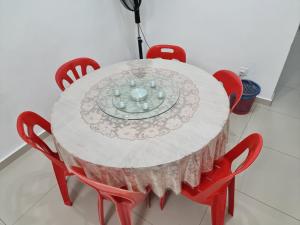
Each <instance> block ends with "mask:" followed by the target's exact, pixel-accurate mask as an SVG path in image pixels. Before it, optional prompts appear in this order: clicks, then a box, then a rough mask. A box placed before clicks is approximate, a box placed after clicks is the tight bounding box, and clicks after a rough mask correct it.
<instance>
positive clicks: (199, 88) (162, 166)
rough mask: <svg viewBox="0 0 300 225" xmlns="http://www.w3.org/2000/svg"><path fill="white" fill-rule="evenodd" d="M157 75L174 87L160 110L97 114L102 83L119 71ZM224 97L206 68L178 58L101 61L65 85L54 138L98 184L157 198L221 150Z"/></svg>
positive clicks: (191, 177) (68, 159)
mask: <svg viewBox="0 0 300 225" xmlns="http://www.w3.org/2000/svg"><path fill="white" fill-rule="evenodd" d="M151 74H157V75H159V76H163V77H166V79H170V80H172V81H174V82H176V84H178V87H179V89H180V96H179V99H178V102H177V103H176V104H175V105H174V106H173V107H172V108H171V109H170V110H168V111H167V112H165V113H163V114H160V115H158V116H155V117H151V118H147V119H142V120H125V119H120V118H116V117H112V116H109V115H107V114H106V113H104V112H103V111H102V110H101V109H100V108H99V104H97V99H99V97H100V96H99V93H100V91H99V90H101V88H103V87H107V85H111V84H114V83H116V82H117V81H118V80H120V79H124V77H125V78H126V77H128V76H129V77H135V78H139V77H143V76H150V75H151ZM228 116H229V101H228V97H227V95H226V92H225V90H224V88H223V86H222V84H221V83H219V82H218V81H217V80H215V79H214V78H213V77H212V76H211V75H210V74H208V73H207V72H205V71H203V70H201V69H199V68H197V67H194V66H192V65H188V64H185V63H180V62H177V61H167V60H136V61H128V62H122V63H119V64H115V65H111V66H108V67H103V68H101V69H100V70H97V71H94V72H92V73H91V74H88V75H87V76H85V77H83V78H81V79H80V80H78V81H76V82H75V83H73V84H72V85H71V86H70V87H69V88H67V89H66V90H65V91H64V92H63V93H62V94H61V96H60V98H59V99H58V101H57V102H56V103H55V105H54V107H53V110H52V114H51V123H52V133H53V138H54V142H55V144H56V147H57V151H58V152H59V154H60V156H61V157H62V159H63V160H64V161H65V163H66V164H67V166H68V167H70V166H73V165H76V166H81V167H82V168H84V170H85V172H86V173H87V175H88V176H89V177H91V178H93V179H96V180H98V181H100V182H103V183H106V184H109V185H112V186H116V187H121V186H124V185H126V186H127V187H128V188H129V189H130V190H135V191H141V192H144V191H145V188H146V187H147V186H151V188H152V190H153V192H154V193H155V194H156V195H158V196H160V197H161V196H162V195H163V194H164V192H165V191H166V190H172V191H173V192H175V193H176V194H178V193H180V191H181V182H183V181H184V182H186V183H189V184H190V185H191V186H196V185H197V184H199V182H200V179H201V173H202V172H207V171H210V170H211V169H212V167H213V161H214V160H215V159H217V158H219V157H220V156H222V155H223V154H224V152H225V145H226V143H227V134H228Z"/></svg>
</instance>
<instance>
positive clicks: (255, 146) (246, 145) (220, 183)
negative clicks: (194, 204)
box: [197, 133, 263, 200]
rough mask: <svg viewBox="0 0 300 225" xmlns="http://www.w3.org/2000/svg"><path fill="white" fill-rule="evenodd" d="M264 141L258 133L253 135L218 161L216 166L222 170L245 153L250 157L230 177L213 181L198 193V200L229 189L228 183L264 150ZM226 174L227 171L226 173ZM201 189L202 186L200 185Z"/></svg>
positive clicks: (222, 177) (221, 177)
mask: <svg viewBox="0 0 300 225" xmlns="http://www.w3.org/2000/svg"><path fill="white" fill-rule="evenodd" d="M262 144H263V139H262V136H261V135H260V134H258V133H253V134H251V135H249V136H248V137H246V138H245V139H244V140H242V141H241V142H240V143H239V144H237V145H236V146H235V147H234V148H233V149H232V150H230V151H229V152H228V153H226V154H225V155H224V156H223V157H222V158H220V159H219V160H217V161H216V164H217V165H218V164H219V165H218V166H219V167H218V168H217V169H222V163H225V162H229V163H230V166H231V165H232V162H233V161H234V160H235V159H236V158H238V157H239V156H240V155H241V154H242V153H243V152H245V151H246V150H248V155H247V157H246V159H245V160H244V161H243V162H242V163H241V164H240V165H239V166H238V167H237V169H236V170H235V171H233V172H232V171H231V173H230V174H229V175H226V176H220V178H218V179H217V180H213V181H211V182H212V184H211V183H210V184H209V186H208V188H205V189H204V190H201V191H199V192H197V194H199V195H198V196H197V198H198V199H202V200H205V199H207V198H209V197H210V196H212V195H214V194H215V193H216V192H218V191H219V190H221V189H222V188H225V187H227V185H228V182H230V180H231V179H233V178H234V177H235V176H236V175H238V174H239V173H241V172H243V171H244V170H246V169H247V168H248V167H249V166H250V165H251V164H252V163H253V162H254V161H255V160H256V158H257V157H258V155H259V153H260V151H261V149H262ZM224 172H226V171H224ZM200 187H201V184H200Z"/></svg>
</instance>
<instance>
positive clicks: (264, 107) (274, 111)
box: [259, 104, 300, 120]
mask: <svg viewBox="0 0 300 225" xmlns="http://www.w3.org/2000/svg"><path fill="white" fill-rule="evenodd" d="M259 107H262V108H263V109H265V110H268V111H271V112H273V113H276V114H280V115H282V116H286V117H289V118H292V119H297V120H300V116H293V115H291V114H289V113H284V112H280V111H278V110H276V109H273V108H272V106H265V105H262V104H260V105H259Z"/></svg>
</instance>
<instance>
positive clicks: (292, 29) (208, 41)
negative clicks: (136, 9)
mask: <svg viewBox="0 0 300 225" xmlns="http://www.w3.org/2000/svg"><path fill="white" fill-rule="evenodd" d="M143 12H144V17H143V20H144V29H145V32H146V33H147V37H148V41H149V42H150V43H151V44H156V43H174V44H179V45H181V46H183V47H184V48H185V49H186V51H187V60H188V62H189V63H191V64H195V65H197V66H200V67H202V68H204V69H206V70H207V71H209V72H214V71H216V70H218V69H221V68H228V69H231V70H233V71H236V72H239V69H240V67H241V66H246V67H248V68H249V75H248V77H247V78H249V79H252V80H254V81H256V82H258V83H259V84H260V85H261V86H262V92H261V94H260V97H262V98H265V99H272V95H273V92H274V89H275V86H276V83H277V81H278V78H279V76H280V73H281V70H282V68H283V65H284V63H285V60H286V58H287V54H288V52H289V48H290V46H291V44H292V41H293V38H294V36H295V33H296V30H297V28H298V25H299V22H300V1H299V0H226V1H224V0H185V1H183V0H144V4H143Z"/></svg>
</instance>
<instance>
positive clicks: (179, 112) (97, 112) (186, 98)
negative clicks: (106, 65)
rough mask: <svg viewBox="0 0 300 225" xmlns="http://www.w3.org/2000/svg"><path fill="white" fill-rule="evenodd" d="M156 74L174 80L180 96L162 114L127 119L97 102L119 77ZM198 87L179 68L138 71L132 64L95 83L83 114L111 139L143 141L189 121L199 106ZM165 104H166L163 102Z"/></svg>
mask: <svg viewBox="0 0 300 225" xmlns="http://www.w3.org/2000/svg"><path fill="white" fill-rule="evenodd" d="M153 74H157V75H158V76H161V77H164V78H165V79H166V80H172V81H173V82H175V83H176V84H177V85H178V88H179V90H180V96H179V98H178V100H177V102H176V104H175V105H174V106H173V107H171V108H170V109H169V110H167V111H166V112H164V113H163V114H160V115H159V116H155V117H151V118H147V119H143V120H125V119H120V118H116V117H112V116H110V115H107V114H106V113H104V112H103V111H102V110H101V108H100V107H99V104H98V103H97V101H98V99H99V97H101V96H99V95H100V94H101V93H103V91H102V90H103V88H104V87H110V86H111V84H114V83H117V82H118V80H120V79H128V76H136V77H138V76H139V77H143V76H147V75H149V76H151V75H153ZM199 100H200V98H199V90H198V89H197V87H196V85H195V84H194V83H193V81H192V80H190V79H189V78H187V77H186V76H184V75H183V74H179V73H178V72H176V71H172V70H167V69H161V68H150V67H142V68H138V72H137V71H136V69H135V68H134V67H133V68H131V69H130V70H124V71H122V72H121V73H118V74H113V75H112V76H110V77H107V78H105V79H102V80H101V81H100V82H99V83H97V84H96V85H94V86H93V87H92V88H91V89H90V90H89V91H88V92H87V93H86V95H85V97H84V98H83V100H82V102H81V112H80V113H81V117H82V119H83V120H84V121H85V122H86V123H87V124H89V126H90V128H91V129H92V130H93V131H95V132H99V133H101V134H103V135H105V136H108V137H111V138H116V137H117V138H121V139H127V140H142V139H146V138H152V137H156V136H161V135H165V134H167V133H169V132H170V131H172V130H175V129H178V128H179V127H181V126H182V125H183V124H184V123H186V122H188V121H189V120H190V119H191V118H192V117H193V115H194V113H195V112H196V111H197V109H198V105H199ZM162 107H165V106H164V105H162Z"/></svg>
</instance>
